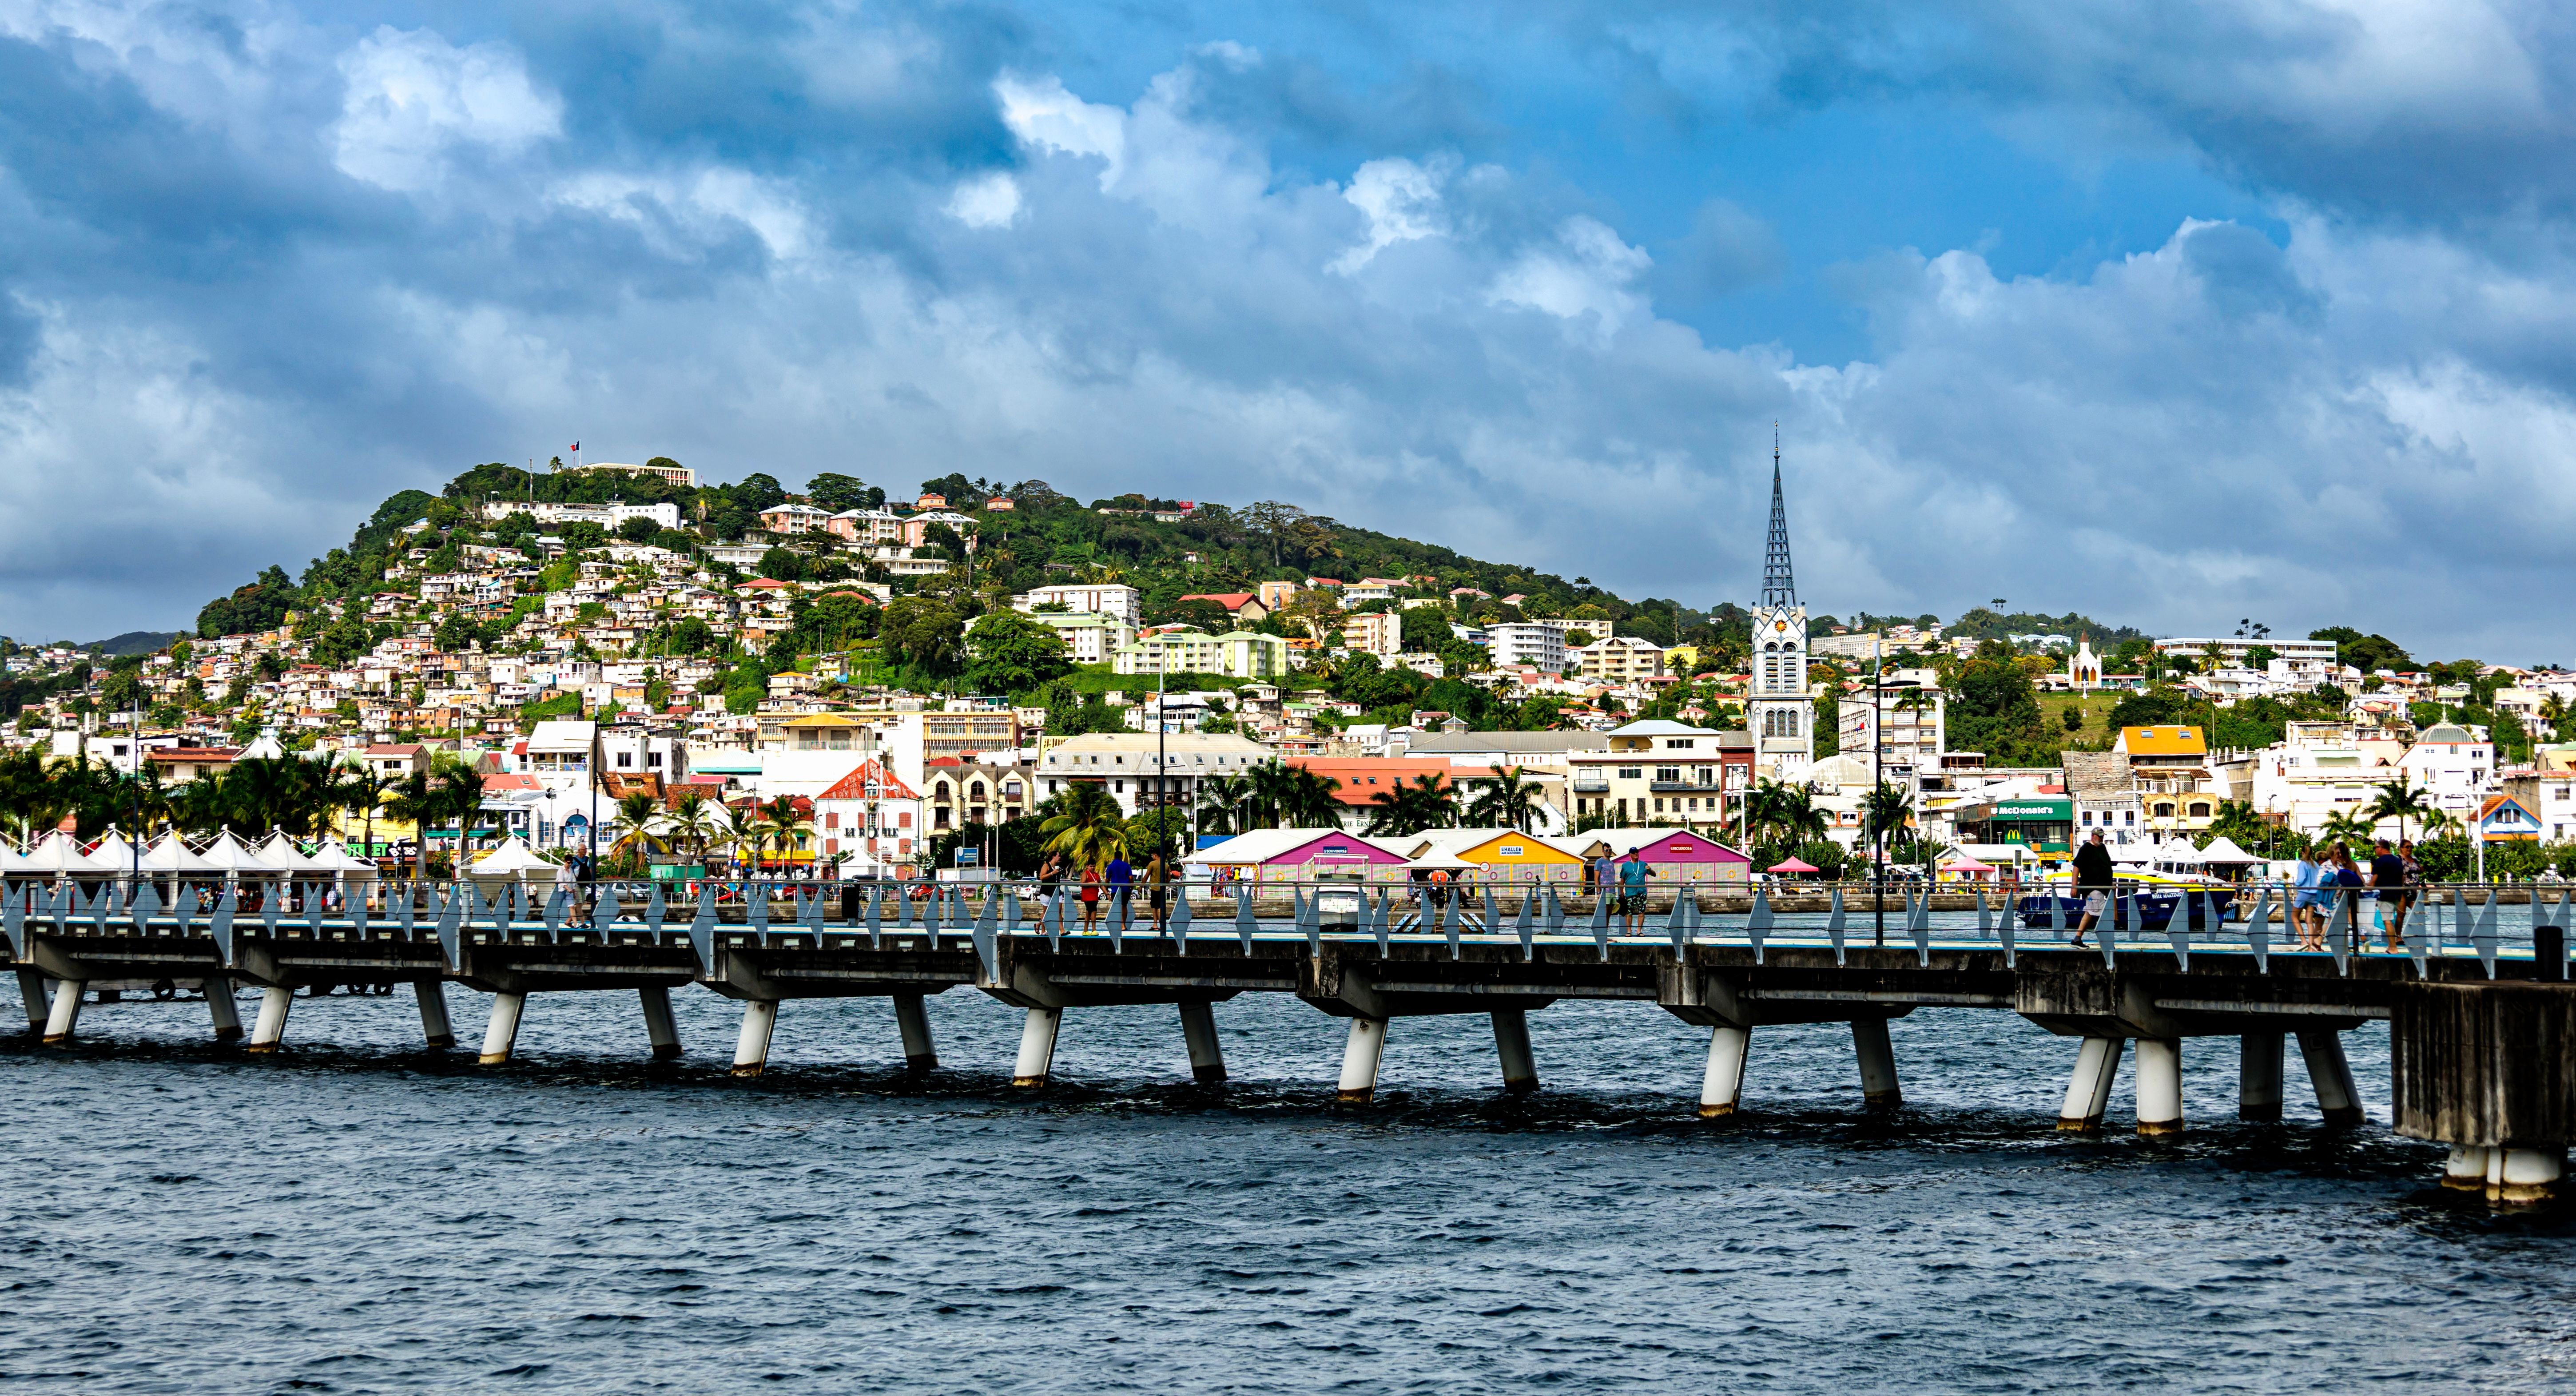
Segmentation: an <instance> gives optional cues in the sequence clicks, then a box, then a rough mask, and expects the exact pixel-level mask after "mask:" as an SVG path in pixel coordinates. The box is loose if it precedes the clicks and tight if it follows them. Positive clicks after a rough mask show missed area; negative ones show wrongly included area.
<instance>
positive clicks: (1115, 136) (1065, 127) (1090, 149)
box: [993, 75, 1127, 189]
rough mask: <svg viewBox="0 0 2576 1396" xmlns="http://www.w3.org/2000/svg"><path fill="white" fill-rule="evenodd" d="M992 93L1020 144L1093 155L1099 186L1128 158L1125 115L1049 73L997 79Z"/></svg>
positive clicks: (1112, 180) (1105, 185)
mask: <svg viewBox="0 0 2576 1396" xmlns="http://www.w3.org/2000/svg"><path fill="white" fill-rule="evenodd" d="M993 95H994V96H995V97H996V98H998V99H999V100H1000V101H1001V104H1002V124H1003V125H1005V126H1008V127H1010V128H1011V134H1012V135H1014V136H1017V137H1019V138H1020V141H1021V143H1022V144H1025V145H1029V146H1034V147H1038V148H1042V149H1046V150H1056V151H1061V152H1063V153H1064V154H1067V155H1079V156H1095V157H1097V158H1099V160H1100V161H1101V169H1100V187H1101V188H1103V189H1107V188H1109V187H1111V186H1112V185H1114V184H1116V183H1117V182H1118V176H1119V175H1120V173H1122V172H1123V170H1124V168H1125V164H1126V159H1127V113H1125V112H1124V111H1121V110H1119V109H1118V108H1116V107H1112V106H1101V105H1099V104H1097V103H1092V102H1086V101H1084V100H1082V99H1081V98H1079V97H1076V96H1074V95H1073V94H1072V93H1070V92H1067V91H1066V90H1065V88H1064V80H1063V79H1061V78H1058V77H1054V76H1052V75H1050V76H1049V77H1047V78H1046V79H1045V80H1044V81H1042V82H1029V81H1025V80H1023V79H1020V78H1015V77H1009V76H1004V77H1001V78H998V79H996V80H995V81H994V83H993Z"/></svg>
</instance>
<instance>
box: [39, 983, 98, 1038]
mask: <svg viewBox="0 0 2576 1396" xmlns="http://www.w3.org/2000/svg"><path fill="white" fill-rule="evenodd" d="M88 987H89V986H88V985H85V984H83V983H81V981H79V980H77V979H57V980H55V981H54V1003H53V1008H52V1009H51V1011H49V1012H48V1013H47V1014H46V1015H45V1045H46V1046H48V1047H59V1046H61V1045H62V1044H64V1043H66V1042H69V1041H71V1040H72V1029H74V1028H76V1027H78V1026H79V1025H80V1011H81V992H82V991H83V990H84V989H86V988H88Z"/></svg>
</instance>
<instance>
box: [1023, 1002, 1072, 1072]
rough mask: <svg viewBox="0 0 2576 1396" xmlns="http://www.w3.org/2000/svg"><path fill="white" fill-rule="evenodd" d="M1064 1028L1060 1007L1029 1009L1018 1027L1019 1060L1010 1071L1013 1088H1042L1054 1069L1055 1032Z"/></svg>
mask: <svg viewBox="0 0 2576 1396" xmlns="http://www.w3.org/2000/svg"><path fill="white" fill-rule="evenodd" d="M1063 1026H1064V1010H1063V1009H1061V1008H1032V1009H1030V1010H1029V1018H1028V1022H1027V1023H1025V1024H1023V1025H1022V1026H1021V1028H1020V1059H1019V1061H1018V1062H1017V1063H1016V1064H1014V1065H1013V1066H1012V1068H1011V1084H1012V1085H1014V1086H1031V1087H1035V1086H1043V1085H1045V1084H1046V1083H1047V1075H1048V1073H1050V1072H1052V1071H1054V1070H1055V1034H1056V1029H1058V1028H1060V1027H1063Z"/></svg>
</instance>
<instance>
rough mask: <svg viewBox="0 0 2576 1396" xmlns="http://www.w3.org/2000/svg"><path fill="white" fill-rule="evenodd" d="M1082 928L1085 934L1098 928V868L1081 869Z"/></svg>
mask: <svg viewBox="0 0 2576 1396" xmlns="http://www.w3.org/2000/svg"><path fill="white" fill-rule="evenodd" d="M1081 897H1082V929H1083V931H1084V932H1085V933H1086V934H1087V933H1089V932H1092V931H1096V930H1099V929H1100V869H1098V868H1084V869H1083V870H1082V893H1081Z"/></svg>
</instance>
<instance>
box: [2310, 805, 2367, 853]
mask: <svg viewBox="0 0 2576 1396" xmlns="http://www.w3.org/2000/svg"><path fill="white" fill-rule="evenodd" d="M2377 829H2378V824H2377V822H2376V821H2374V820H2369V819H2364V818H2362V817H2360V816H2359V815H2356V814H2354V813H2353V812H2352V811H2351V810H2336V811H2335V812H2334V815H2333V817H2332V818H2330V819H2328V820H2326V822H2325V823H2323V824H2321V825H2319V826H2318V827H2317V840H2318V842H2320V843H2340V844H2342V845H2344V846H2345V847H2346V848H2348V849H2352V848H2362V847H2365V846H2367V845H2368V844H2369V843H2370V840H2371V838H2372V836H2373V834H2374V833H2375V832H2376V831H2377Z"/></svg>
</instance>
